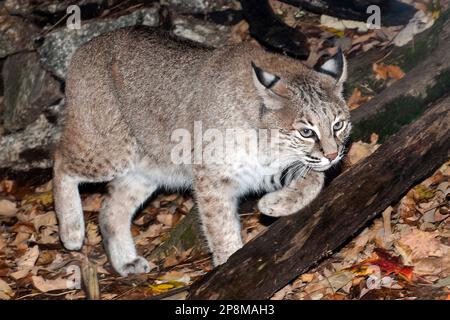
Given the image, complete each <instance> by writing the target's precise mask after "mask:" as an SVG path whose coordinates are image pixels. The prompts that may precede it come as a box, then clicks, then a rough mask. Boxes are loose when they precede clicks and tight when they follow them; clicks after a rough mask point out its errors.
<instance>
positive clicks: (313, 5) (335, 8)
mask: <svg viewBox="0 0 450 320" xmlns="http://www.w3.org/2000/svg"><path fill="white" fill-rule="evenodd" d="M281 1H282V2H286V3H288V4H290V5H293V6H299V7H302V8H304V9H306V10H308V11H311V12H313V13H317V14H327V15H330V16H333V17H337V18H341V19H349V20H359V21H367V19H368V18H369V16H370V13H368V12H367V7H368V6H369V5H377V6H378V7H379V8H380V11H381V12H382V14H381V24H382V25H383V26H398V25H402V24H406V23H408V21H409V20H410V19H411V18H412V17H413V16H414V14H415V12H416V10H415V9H414V7H413V6H410V5H408V4H406V3H403V2H400V1H398V0H372V1H366V0H343V1H342V0H340V1H336V0H281Z"/></svg>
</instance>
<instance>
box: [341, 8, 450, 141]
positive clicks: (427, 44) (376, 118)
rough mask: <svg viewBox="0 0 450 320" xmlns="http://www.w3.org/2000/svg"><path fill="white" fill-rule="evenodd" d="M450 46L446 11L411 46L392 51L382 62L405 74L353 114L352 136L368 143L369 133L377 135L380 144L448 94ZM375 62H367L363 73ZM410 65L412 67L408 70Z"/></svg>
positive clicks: (449, 84) (352, 70) (354, 78)
mask: <svg viewBox="0 0 450 320" xmlns="http://www.w3.org/2000/svg"><path fill="white" fill-rule="evenodd" d="M449 43H450V11H447V12H445V13H444V14H443V15H442V17H441V18H440V19H439V20H438V21H437V22H436V23H435V25H434V26H433V27H432V28H431V29H429V30H427V31H425V32H424V34H420V35H419V36H418V37H417V38H416V39H415V40H414V44H410V45H407V46H405V47H401V48H394V49H393V51H392V52H391V53H392V54H391V56H390V58H388V59H386V61H383V62H384V63H386V64H396V65H400V66H401V67H402V69H404V70H405V71H408V72H407V73H406V75H405V76H404V77H403V78H402V79H400V80H397V81H396V82H394V83H393V84H392V85H390V86H389V87H387V88H386V89H384V90H383V91H381V92H380V93H379V94H377V95H375V97H374V98H373V99H371V100H370V101H368V102H367V103H364V104H363V105H361V106H360V107H359V108H358V109H356V110H354V111H353V112H352V122H353V123H354V124H355V126H354V130H353V133H352V134H353V137H354V138H355V139H363V140H368V138H369V136H370V134H371V133H372V132H376V133H377V134H379V135H380V138H381V141H383V140H384V139H385V138H386V137H388V136H390V135H392V134H393V133H395V132H397V131H398V130H399V128H400V127H401V126H403V125H405V124H408V123H410V122H412V121H413V120H414V119H416V118H417V117H419V116H420V115H421V114H422V113H423V112H424V111H425V110H426V109H427V107H428V106H429V105H430V104H432V103H434V102H435V101H437V100H438V99H440V98H441V97H442V96H444V95H445V94H447V93H448V92H449V91H450V50H449V48H450V46H449ZM394 57H395V58H394ZM424 57H426V58H424ZM376 60H377V59H373V58H372V59H370V60H369V66H367V65H366V66H365V67H364V68H365V70H367V69H368V68H369V69H370V68H371V65H372V64H373V62H374V61H376ZM411 64H415V65H414V66H413V67H411ZM350 66H351V68H350V72H351V73H350V74H352V75H354V74H355V71H356V70H355V69H353V68H352V67H354V66H352V65H350ZM365 73H366V74H367V71H365ZM352 80H353V81H358V82H359V83H360V84H361V82H363V81H362V79H358V80H357V77H356V76H352Z"/></svg>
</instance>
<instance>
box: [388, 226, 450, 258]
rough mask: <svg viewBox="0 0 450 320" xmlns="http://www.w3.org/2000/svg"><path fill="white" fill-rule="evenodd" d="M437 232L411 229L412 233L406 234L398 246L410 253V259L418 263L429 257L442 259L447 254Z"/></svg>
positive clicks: (398, 242)
mask: <svg viewBox="0 0 450 320" xmlns="http://www.w3.org/2000/svg"><path fill="white" fill-rule="evenodd" d="M437 236H438V234H437V233H435V232H425V231H422V230H419V229H417V228H411V232H409V233H408V234H404V235H403V236H402V237H401V238H400V239H399V240H398V241H397V245H398V246H400V247H402V248H403V249H404V252H406V253H409V254H410V256H409V257H408V259H410V260H411V261H417V260H419V259H423V258H427V257H442V256H443V255H444V254H446V252H447V250H446V248H445V247H444V246H443V245H442V244H441V242H440V241H439V239H437V238H436V237H437Z"/></svg>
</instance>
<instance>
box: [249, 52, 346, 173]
mask: <svg viewBox="0 0 450 320" xmlns="http://www.w3.org/2000/svg"><path fill="white" fill-rule="evenodd" d="M252 68H253V82H254V85H255V86H256V89H257V92H258V95H259V96H260V97H261V106H260V113H259V114H260V121H261V125H262V126H264V127H266V128H271V129H277V130H278V131H279V135H280V140H279V155H280V159H279V160H280V161H281V162H282V163H286V164H289V163H292V162H299V161H300V162H301V163H302V164H304V165H306V166H307V167H309V168H312V169H313V170H316V171H325V170H327V169H328V168H330V167H331V166H333V165H334V164H336V163H338V162H339V161H340V160H341V159H342V158H343V156H344V152H345V144H346V141H347V139H348V137H349V134H350V130H351V124H350V114H349V110H348V107H347V104H346V103H345V101H344V99H343V97H342V89H343V88H342V86H343V83H344V81H345V79H346V73H347V71H346V61H345V58H344V56H343V54H342V52H341V51H339V52H338V53H337V54H336V55H335V56H334V57H333V58H331V59H330V60H328V61H327V62H325V63H324V64H323V65H322V66H321V67H320V68H318V70H317V71H315V70H311V69H306V68H303V69H302V72H300V74H299V72H298V68H293V70H292V71H287V72H286V71H284V72H282V74H275V73H271V72H269V71H265V70H263V69H262V68H260V67H258V66H257V65H256V64H254V63H252ZM295 69H297V72H295ZM284 70H285V69H284Z"/></svg>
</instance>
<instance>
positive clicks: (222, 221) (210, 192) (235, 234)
mask: <svg viewBox="0 0 450 320" xmlns="http://www.w3.org/2000/svg"><path fill="white" fill-rule="evenodd" d="M195 192H196V200H197V205H198V209H199V215H200V222H201V224H202V228H203V232H204V234H205V237H206V240H207V242H208V245H209V249H210V251H211V252H212V255H213V263H214V265H215V266H218V265H220V264H223V263H225V262H226V261H227V260H228V258H229V257H230V256H231V255H232V254H233V253H234V252H235V251H237V250H239V249H240V248H241V247H242V245H243V243H242V237H241V225H240V220H239V216H238V215H237V199H236V198H235V196H234V195H233V187H232V182H231V180H228V179H226V178H219V177H217V176H215V177H214V176H213V177H208V176H201V177H199V178H197V181H196V185H195Z"/></svg>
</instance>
